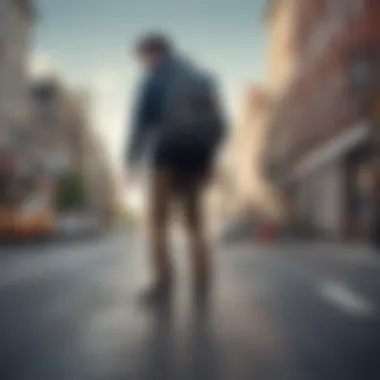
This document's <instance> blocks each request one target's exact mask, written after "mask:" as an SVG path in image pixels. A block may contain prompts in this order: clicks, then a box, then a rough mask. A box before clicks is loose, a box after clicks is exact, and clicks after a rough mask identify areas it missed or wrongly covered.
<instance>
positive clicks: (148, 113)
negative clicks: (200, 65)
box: [126, 58, 175, 165]
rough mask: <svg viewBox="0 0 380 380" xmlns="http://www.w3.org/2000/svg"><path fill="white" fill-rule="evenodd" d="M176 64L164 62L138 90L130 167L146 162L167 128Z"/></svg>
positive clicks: (128, 149) (154, 69)
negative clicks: (167, 99)
mask: <svg viewBox="0 0 380 380" xmlns="http://www.w3.org/2000/svg"><path fill="white" fill-rule="evenodd" d="M173 64H175V60H174V59H173V58H167V59H165V60H164V61H162V62H161V63H160V64H158V65H157V66H156V67H154V68H153V69H152V70H151V71H150V72H149V73H147V75H146V77H145V78H144V79H143V82H142V84H141V85H140V87H139V91H138V96H137V102H136V104H135V107H134V110H133V119H132V134H131V137H130V140H129V143H128V146H127V150H126V160H127V164H129V165H134V164H141V163H142V162H144V161H145V159H146V158H147V156H148V155H149V154H150V153H151V150H152V149H154V148H153V146H154V142H155V140H156V139H157V136H158V135H159V133H160V132H161V130H162V129H163V127H164V126H163V118H164V100H165V93H166V86H167V83H168V75H170V68H171V67H172V65H173Z"/></svg>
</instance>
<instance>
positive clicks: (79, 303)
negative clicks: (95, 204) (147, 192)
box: [0, 233, 380, 380]
mask: <svg viewBox="0 0 380 380" xmlns="http://www.w3.org/2000/svg"><path fill="white" fill-rule="evenodd" d="M0 249H1V257H0V308H1V323H0V342H1V352H0V378H1V379H2V380H8V379H9V380H42V379H54V380H77V379H78V380H79V379H112V380H119V379H199V380H201V379H205V380H212V379H218V380H219V379H220V380H223V379H226V380H239V379H244V380H245V379H247V380H252V379H299V380H304V379H308V380H309V379H323V380H329V379H331V380H336V379H345V380H352V379H363V380H367V379H368V380H369V379H374V380H375V379H379V378H380V363H379V361H378V354H379V352H380V276H379V273H380V262H379V261H377V259H376V258H371V257H370V256H367V254H365V253H363V255H362V257H361V256H360V254H347V255H345V253H344V252H339V253H337V252H335V250H331V252H329V251H328V249H322V248H321V247H319V248H318V249H311V250H307V249H306V248H305V247H304V248H301V247H298V248H296V247H293V248H291V247H290V246H288V247H287V248H286V247H283V248H271V247H259V246H247V245H242V246H240V247H237V246H236V247H229V248H224V249H222V248H220V249H218V250H217V252H216V253H217V254H216V255H215V268H216V271H215V281H214V287H213V292H212V294H211V297H210V302H209V304H208V305H207V307H206V308H202V309H201V308H199V307H196V306H195V302H194V297H191V288H190V286H189V284H190V279H189V276H188V273H187V271H186V269H187V268H186V265H184V264H185V263H186V261H185V260H186V255H185V253H184V252H182V249H178V250H177V252H176V255H175V259H176V261H177V262H178V271H177V278H178V283H177V284H176V293H175V297H174V299H173V302H172V304H171V305H170V306H168V307H167V308H161V309H152V308H148V307H147V305H144V304H143V303H142V302H141V299H140V298H139V294H140V292H141V291H142V290H144V288H145V286H146V285H147V284H149V272H148V270H147V264H148V258H147V257H146V255H145V254H144V249H143V247H142V246H141V243H140V242H139V239H136V238H134V237H133V236H132V234H131V233H129V234H128V233H125V234H121V233H114V234H111V235H108V236H106V237H102V238H99V239H97V240H92V241H80V242H78V241H77V242H71V243H65V244H64V243H60V244H56V245H53V244H52V243H47V244H44V245H42V244H41V245H39V246H37V245H36V246H33V247H30V248H27V247H25V246H24V247H18V248H15V249H13V250H12V249H10V248H0ZM322 251H323V252H322Z"/></svg>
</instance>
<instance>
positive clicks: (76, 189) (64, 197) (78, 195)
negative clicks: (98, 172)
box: [56, 171, 86, 211]
mask: <svg viewBox="0 0 380 380" xmlns="http://www.w3.org/2000/svg"><path fill="white" fill-rule="evenodd" d="M56 199H57V208H58V211H69V210H78V209H82V208H83V207H84V206H85V203H86V194H85V184H84V178H83V176H82V174H81V173H80V172H77V171H71V172H67V173H65V174H63V175H61V177H60V178H59V179H58V183H57V198H56Z"/></svg>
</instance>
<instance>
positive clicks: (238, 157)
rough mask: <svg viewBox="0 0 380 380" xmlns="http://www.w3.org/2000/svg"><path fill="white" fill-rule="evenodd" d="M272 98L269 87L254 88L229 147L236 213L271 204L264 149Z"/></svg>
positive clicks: (232, 202) (231, 195) (232, 201)
mask: <svg viewBox="0 0 380 380" xmlns="http://www.w3.org/2000/svg"><path fill="white" fill-rule="evenodd" d="M269 109H270V96H269V93H268V90H267V88H266V87H264V86H261V85H254V86H250V88H249V89H248V90H247V91H246V93H245V94H244V98H243V101H242V106H241V110H240V114H239V117H238V119H237V120H236V125H235V127H234V129H233V132H232V136H231V140H230V143H229V144H230V145H229V147H228V149H229V151H228V179H229V194H228V198H229V204H230V206H231V207H232V210H231V211H232V213H235V214H237V215H239V214H242V213H244V212H260V213H265V212H267V211H268V206H271V205H272V202H271V201H272V200H271V201H270V197H269V192H268V186H267V182H266V180H265V178H264V176H263V173H262V167H263V165H262V158H263V152H262V148H263V145H264V138H265V134H266V126H267V122H266V119H267V117H268V111H269Z"/></svg>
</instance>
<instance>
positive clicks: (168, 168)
mask: <svg viewBox="0 0 380 380" xmlns="http://www.w3.org/2000/svg"><path fill="white" fill-rule="evenodd" d="M136 52H137V56H138V59H139V61H140V63H142V65H143V67H144V68H145V71H146V72H145V76H144V78H143V83H142V85H141V86H140V88H139V96H138V97H137V104H136V106H135V110H134V119H133V121H132V122H133V125H132V135H131V138H130V142H129V145H128V146H127V171H129V172H132V173H133V172H134V171H135V170H136V168H138V165H139V164H141V163H142V162H144V160H146V161H145V162H146V163H148V165H149V168H150V169H151V173H150V184H149V195H148V198H149V199H148V204H149V225H150V236H151V253H152V260H153V267H154V272H155V275H156V281H155V283H154V285H153V287H152V289H150V293H151V294H152V296H153V297H156V296H160V295H166V294H168V291H169V290H170V288H171V284H172V280H173V273H172V267H171V261H170V257H169V252H168V251H169V248H168V236H167V234H168V222H169V218H170V213H169V210H170V207H171V204H172V203H173V201H178V203H179V205H180V207H181V210H182V213H183V216H184V221H185V226H186V230H187V233H188V235H189V238H190V239H189V240H190V245H191V250H192V262H193V272H194V282H195V285H196V287H197V288H198V289H203V290H204V289H206V287H207V285H208V280H209V277H210V262H209V260H210V257H209V249H208V247H207V242H206V230H205V225H204V220H203V217H202V194H203V190H204V188H205V185H206V183H207V181H206V180H207V179H209V178H210V175H211V172H212V167H213V162H214V158H215V157H216V154H217V151H218V148H219V147H220V145H221V144H220V143H221V141H222V139H223V136H224V131H225V119H224V117H223V113H222V110H221V104H220V102H219V99H218V95H217V90H216V83H215V81H214V80H213V78H212V77H211V75H209V74H208V73H205V72H203V71H202V70H199V69H198V68H196V67H195V65H193V64H192V63H190V62H189V61H187V60H186V59H184V58H183V57H182V56H180V55H179V54H177V53H176V49H175V48H174V46H173V43H172V42H171V41H170V39H169V38H168V37H166V36H164V35H162V34H159V33H158V34H156V33H150V34H148V35H146V36H143V38H141V39H140V40H139V41H138V43H137V49H136ZM132 177H133V176H132ZM148 293H149V292H148Z"/></svg>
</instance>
